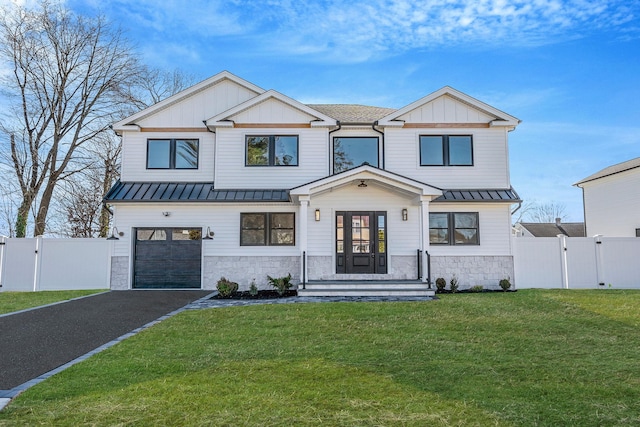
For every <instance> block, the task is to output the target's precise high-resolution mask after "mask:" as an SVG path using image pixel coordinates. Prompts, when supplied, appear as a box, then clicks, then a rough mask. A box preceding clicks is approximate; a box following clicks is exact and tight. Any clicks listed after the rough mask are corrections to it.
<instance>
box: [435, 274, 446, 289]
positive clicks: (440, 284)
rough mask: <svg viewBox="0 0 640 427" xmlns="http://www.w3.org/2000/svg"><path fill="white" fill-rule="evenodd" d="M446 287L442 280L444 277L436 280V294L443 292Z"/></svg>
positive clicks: (444, 281)
mask: <svg viewBox="0 0 640 427" xmlns="http://www.w3.org/2000/svg"><path fill="white" fill-rule="evenodd" d="M446 287H447V281H446V280H444V277H438V278H437V279H436V289H437V290H438V292H442V291H444V288H446Z"/></svg>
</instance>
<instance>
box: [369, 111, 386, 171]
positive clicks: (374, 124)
mask: <svg viewBox="0 0 640 427" xmlns="http://www.w3.org/2000/svg"><path fill="white" fill-rule="evenodd" d="M376 126H378V121H377V120H376V121H375V122H373V124H372V125H371V129H373V130H374V132H378V133H379V134H380V135H381V136H382V159H381V160H382V161H381V162H380V163H381V164H380V169H384V132H382V131H380V130H378V129H376Z"/></svg>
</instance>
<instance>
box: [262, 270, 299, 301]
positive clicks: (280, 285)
mask: <svg viewBox="0 0 640 427" xmlns="http://www.w3.org/2000/svg"><path fill="white" fill-rule="evenodd" d="M267 279H269V284H270V285H271V286H273V287H274V288H276V291H278V295H280V296H282V295H284V294H285V293H286V292H287V291H288V290H289V289H290V288H291V287H292V286H293V283H291V273H289V274H288V275H286V276H285V277H271V276H267Z"/></svg>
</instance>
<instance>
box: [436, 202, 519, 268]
mask: <svg viewBox="0 0 640 427" xmlns="http://www.w3.org/2000/svg"><path fill="white" fill-rule="evenodd" d="M429 212H478V218H479V220H480V230H479V233H480V245H460V246H456V245H430V246H429V253H430V254H431V255H435V256H437V255H454V256H456V255H457V256H474V255H490V256H496V255H511V225H510V224H511V210H510V206H509V205H508V204H506V203H431V204H429Z"/></svg>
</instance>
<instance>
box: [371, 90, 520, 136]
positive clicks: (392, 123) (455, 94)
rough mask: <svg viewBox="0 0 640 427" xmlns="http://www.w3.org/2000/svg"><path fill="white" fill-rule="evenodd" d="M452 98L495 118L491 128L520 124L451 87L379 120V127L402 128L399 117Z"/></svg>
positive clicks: (507, 115)
mask: <svg viewBox="0 0 640 427" xmlns="http://www.w3.org/2000/svg"><path fill="white" fill-rule="evenodd" d="M444 95H447V96H450V97H451V98H453V99H455V100H457V101H460V102H462V103H464V104H467V105H468V106H470V107H472V108H475V109H477V110H480V111H482V112H483V113H486V114H488V115H490V116H493V117H495V120H492V121H491V122H489V126H490V127H507V128H511V129H513V128H515V127H516V126H517V125H518V124H520V119H518V118H516V117H514V116H512V115H509V114H507V113H505V112H504V111H500V110H498V109H497V108H494V107H492V106H491V105H489V104H485V103H484V102H482V101H479V100H477V99H475V98H473V97H471V96H469V95H467V94H465V93H462V92H460V91H459V90H456V89H454V88H452V87H450V86H445V87H443V88H441V89H439V90H437V91H435V92H433V93H430V94H429V95H427V96H425V97H423V98H420V99H418V100H417V101H415V102H412V103H411V104H409V105H407V106H405V107H402V108H400V109H399V110H396V111H394V112H393V113H391V114H389V115H388V116H386V117H383V118H381V119H380V120H378V126H381V127H402V126H404V121H403V120H400V119H399V117H401V116H403V115H404V114H407V113H409V112H410V111H413V110H415V109H417V108H420V107H421V106H423V105H424V104H427V103H429V102H431V101H433V100H435V99H437V98H440V97H441V96H444Z"/></svg>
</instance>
